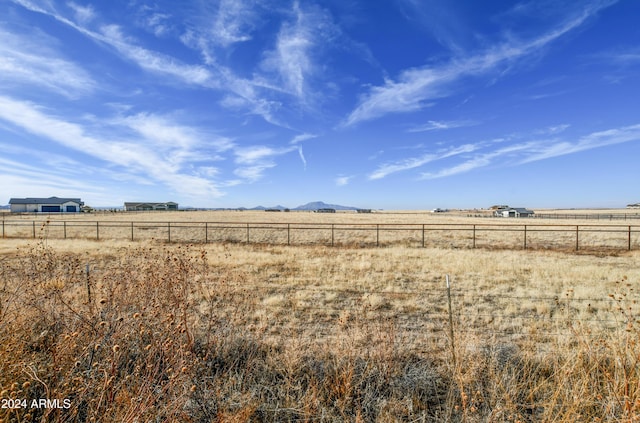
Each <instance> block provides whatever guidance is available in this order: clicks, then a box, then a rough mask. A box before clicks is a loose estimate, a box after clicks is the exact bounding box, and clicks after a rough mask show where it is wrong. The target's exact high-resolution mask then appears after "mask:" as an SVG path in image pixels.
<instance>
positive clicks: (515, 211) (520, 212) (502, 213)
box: [494, 207, 534, 217]
mask: <svg viewBox="0 0 640 423" xmlns="http://www.w3.org/2000/svg"><path fill="white" fill-rule="evenodd" d="M494 214H495V216H497V217H531V216H533V214H534V212H533V210H529V209H525V208H524V207H511V208H505V209H498V210H496V211H495V212H494Z"/></svg>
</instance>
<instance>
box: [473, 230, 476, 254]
mask: <svg viewBox="0 0 640 423" xmlns="http://www.w3.org/2000/svg"><path fill="white" fill-rule="evenodd" d="M473 248H474V249H475V248H476V225H473Z"/></svg>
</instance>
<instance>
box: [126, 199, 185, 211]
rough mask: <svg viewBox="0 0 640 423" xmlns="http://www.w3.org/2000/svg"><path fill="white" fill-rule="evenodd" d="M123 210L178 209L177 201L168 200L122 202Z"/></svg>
mask: <svg viewBox="0 0 640 423" xmlns="http://www.w3.org/2000/svg"><path fill="white" fill-rule="evenodd" d="M124 209H125V211H167V210H173V211H175V210H178V203H174V202H172V201H168V202H166V203H132V202H131V203H124Z"/></svg>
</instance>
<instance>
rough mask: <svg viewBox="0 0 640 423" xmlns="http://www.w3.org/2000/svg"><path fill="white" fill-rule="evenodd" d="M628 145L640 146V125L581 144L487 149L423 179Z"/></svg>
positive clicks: (553, 141) (591, 136) (595, 136)
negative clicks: (635, 144)
mask: <svg viewBox="0 0 640 423" xmlns="http://www.w3.org/2000/svg"><path fill="white" fill-rule="evenodd" d="M628 142H640V124H637V125H630V126H624V127H620V128H613V129H608V130H604V131H598V132H593V133H591V134H587V135H584V136H582V137H580V138H578V139H577V140H571V139H566V138H564V139H563V138H559V137H554V138H549V139H542V140H540V139H535V140H531V141H523V142H519V143H515V144H513V145H509V146H501V147H499V148H496V149H493V150H492V149H490V148H486V149H484V150H482V151H478V152H476V153H475V154H471V155H469V156H468V157H467V158H466V160H463V161H461V162H459V163H455V164H453V165H452V166H449V167H445V168H441V169H439V170H436V171H432V172H423V173H421V178H422V179H436V178H443V177H447V176H452V175H457V174H460V173H466V172H470V171H472V170H475V169H479V168H483V167H487V166H518V165H523V164H526V163H531V162H536V161H540V160H547V159H551V158H554V157H560V156H565V155H569V154H575V153H579V152H582V151H587V150H592V149H596V148H602V147H606V146H611V145H615V144H622V143H628ZM494 145H499V144H489V145H488V147H492V146H494Z"/></svg>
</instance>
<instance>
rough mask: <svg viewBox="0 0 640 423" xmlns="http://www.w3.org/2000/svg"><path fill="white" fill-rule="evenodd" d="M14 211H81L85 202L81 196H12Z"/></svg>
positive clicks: (10, 201) (11, 204)
mask: <svg viewBox="0 0 640 423" xmlns="http://www.w3.org/2000/svg"><path fill="white" fill-rule="evenodd" d="M9 205H10V206H11V212H12V213H79V212H80V209H81V207H82V206H84V203H83V202H82V201H81V200H80V199H79V198H58V197H49V198H12V199H10V200H9Z"/></svg>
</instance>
